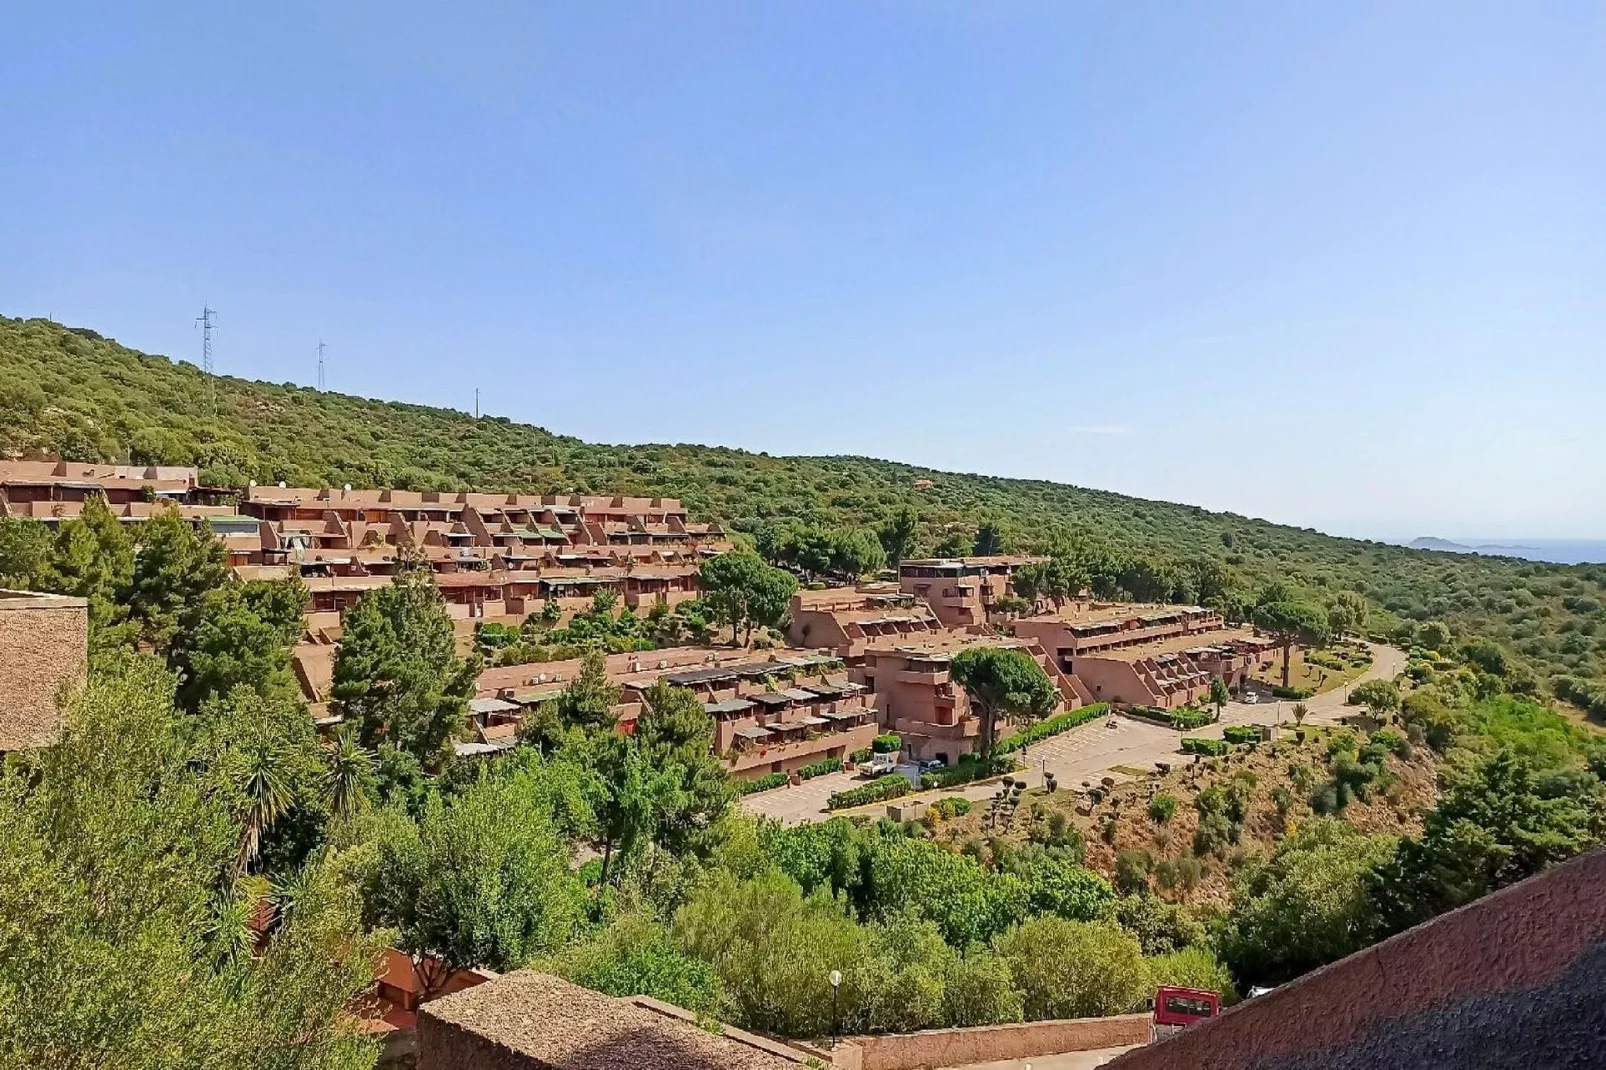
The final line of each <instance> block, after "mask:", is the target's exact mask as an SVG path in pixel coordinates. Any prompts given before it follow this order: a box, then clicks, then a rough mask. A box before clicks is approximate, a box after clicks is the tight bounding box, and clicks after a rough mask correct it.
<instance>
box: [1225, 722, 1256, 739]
mask: <svg viewBox="0 0 1606 1070" xmlns="http://www.w3.org/2000/svg"><path fill="white" fill-rule="evenodd" d="M1221 735H1222V737H1223V738H1225V739H1226V741H1227V742H1228V743H1259V742H1260V726H1259V725H1258V724H1235V725H1232V726H1231V727H1229V728H1225V729H1223V730H1222V732H1221Z"/></svg>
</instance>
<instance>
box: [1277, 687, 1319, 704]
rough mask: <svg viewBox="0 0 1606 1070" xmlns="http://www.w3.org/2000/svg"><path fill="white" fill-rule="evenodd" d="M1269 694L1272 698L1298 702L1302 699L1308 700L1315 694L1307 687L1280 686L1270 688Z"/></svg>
mask: <svg viewBox="0 0 1606 1070" xmlns="http://www.w3.org/2000/svg"><path fill="white" fill-rule="evenodd" d="M1271 693H1272V696H1273V697H1274V698H1285V699H1291V700H1292V701H1295V702H1299V701H1301V700H1302V699H1307V698H1310V697H1311V696H1312V695H1314V694H1315V693H1316V692H1315V691H1314V690H1313V689H1311V688H1308V687H1283V686H1282V685H1281V684H1275V685H1273V686H1272V689H1271Z"/></svg>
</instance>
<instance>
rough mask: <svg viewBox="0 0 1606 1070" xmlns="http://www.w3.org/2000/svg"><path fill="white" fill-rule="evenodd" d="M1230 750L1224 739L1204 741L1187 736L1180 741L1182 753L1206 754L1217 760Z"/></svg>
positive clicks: (1200, 737)
mask: <svg viewBox="0 0 1606 1070" xmlns="http://www.w3.org/2000/svg"><path fill="white" fill-rule="evenodd" d="M1231 749H1232V746H1231V744H1229V743H1228V742H1227V741H1226V740H1224V739H1205V738H1203V737H1202V736H1187V737H1185V738H1184V739H1183V741H1182V753H1184V754H1207V755H1210V756H1211V757H1213V758H1219V757H1221V756H1222V755H1223V754H1226V753H1227V752H1228V751H1229V750H1231Z"/></svg>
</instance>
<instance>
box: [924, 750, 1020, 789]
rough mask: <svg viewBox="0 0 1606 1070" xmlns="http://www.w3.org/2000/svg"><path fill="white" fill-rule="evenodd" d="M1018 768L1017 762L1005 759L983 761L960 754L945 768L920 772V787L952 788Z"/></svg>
mask: <svg viewBox="0 0 1606 1070" xmlns="http://www.w3.org/2000/svg"><path fill="white" fill-rule="evenodd" d="M1017 768H1019V765H1018V763H1016V762H1014V761H1011V760H1007V759H994V760H993V761H991V762H983V761H982V760H981V759H980V758H977V757H976V756H975V755H974V754H963V755H960V757H959V761H957V762H955V763H954V764H953V765H950V766H948V767H947V768H946V769H936V770H933V771H932V772H929V773H921V774H920V788H921V790H922V791H931V790H932V789H934V788H954V787H958V786H959V785H961V784H969V783H971V782H973V781H976V780H986V779H987V778H988V777H991V776H998V775H999V774H1001V773H1008V772H1011V771H1013V770H1015V769H1017Z"/></svg>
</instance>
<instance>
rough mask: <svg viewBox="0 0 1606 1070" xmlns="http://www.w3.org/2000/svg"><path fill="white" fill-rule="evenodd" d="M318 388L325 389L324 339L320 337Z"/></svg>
mask: <svg viewBox="0 0 1606 1070" xmlns="http://www.w3.org/2000/svg"><path fill="white" fill-rule="evenodd" d="M318 390H319V391H320V392H321V391H322V390H323V339H322V338H320V339H318Z"/></svg>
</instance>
